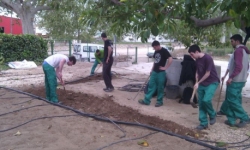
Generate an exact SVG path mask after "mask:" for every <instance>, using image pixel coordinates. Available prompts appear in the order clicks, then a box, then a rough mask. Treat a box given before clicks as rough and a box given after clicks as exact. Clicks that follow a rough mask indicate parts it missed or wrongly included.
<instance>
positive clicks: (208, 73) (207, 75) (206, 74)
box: [198, 71, 210, 84]
mask: <svg viewBox="0 0 250 150" xmlns="http://www.w3.org/2000/svg"><path fill="white" fill-rule="evenodd" d="M209 76H210V71H207V72H206V73H205V74H204V76H203V77H202V78H201V79H200V81H198V84H200V83H201V82H203V81H204V80H206V79H207V78H208V77H209Z"/></svg>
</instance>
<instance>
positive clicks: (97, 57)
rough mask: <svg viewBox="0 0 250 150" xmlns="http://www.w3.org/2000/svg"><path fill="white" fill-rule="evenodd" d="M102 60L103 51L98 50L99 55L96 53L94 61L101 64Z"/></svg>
mask: <svg viewBox="0 0 250 150" xmlns="http://www.w3.org/2000/svg"><path fill="white" fill-rule="evenodd" d="M103 58H104V50H100V55H99V56H98V55H97V54H96V53H95V59H96V60H97V61H98V62H99V63H102V59H103Z"/></svg>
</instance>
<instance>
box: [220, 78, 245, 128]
mask: <svg viewBox="0 0 250 150" xmlns="http://www.w3.org/2000/svg"><path fill="white" fill-rule="evenodd" d="M244 85H245V82H232V83H231V84H229V85H227V89H226V97H225V101H224V102H223V105H224V106H223V105H222V109H223V111H224V112H223V113H225V115H226V116H227V119H228V121H229V123H230V124H231V125H234V124H235V121H236V119H238V118H239V119H240V121H248V120H249V117H248V115H247V113H246V112H245V110H244V108H243V107H242V96H241V92H242V88H243V87H244Z"/></svg>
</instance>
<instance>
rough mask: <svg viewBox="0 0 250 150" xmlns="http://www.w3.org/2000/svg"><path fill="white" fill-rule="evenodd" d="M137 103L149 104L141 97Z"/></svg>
mask: <svg viewBox="0 0 250 150" xmlns="http://www.w3.org/2000/svg"><path fill="white" fill-rule="evenodd" d="M138 103H140V104H142V105H149V104H146V103H145V102H144V100H143V99H140V100H139V101H138Z"/></svg>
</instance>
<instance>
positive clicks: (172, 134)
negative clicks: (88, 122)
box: [0, 86, 226, 150]
mask: <svg viewBox="0 0 250 150" xmlns="http://www.w3.org/2000/svg"><path fill="white" fill-rule="evenodd" d="M0 88H4V89H7V90H11V91H15V92H17V93H21V94H24V95H29V96H31V97H34V98H36V99H39V100H43V101H46V102H47V103H50V104H52V105H55V106H59V107H61V108H64V109H68V110H71V111H73V112H75V113H77V114H79V115H82V116H87V117H92V118H94V119H96V120H100V121H106V122H110V120H108V119H105V118H102V117H99V116H96V115H94V114H88V113H84V112H81V111H79V110H76V109H74V108H72V107H68V106H64V105H61V104H56V103H52V102H50V101H47V100H46V99H45V98H42V97H39V96H36V95H33V94H30V93H27V92H23V91H20V90H16V89H12V88H7V87H2V86H0ZM112 121H113V122H115V123H117V124H124V125H131V126H140V127H144V128H147V129H150V130H154V131H159V132H162V133H165V134H167V135H170V136H175V137H178V138H181V139H184V140H186V141H189V142H192V143H196V144H198V145H201V146H204V147H207V148H210V149H213V150H226V148H219V147H215V146H213V145H209V144H207V143H204V142H201V141H199V140H196V139H193V138H190V137H187V136H183V135H179V134H175V133H173V132H169V131H166V130H162V129H159V128H156V127H152V126H149V125H145V124H138V123H133V122H123V121H115V120H112Z"/></svg>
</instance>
